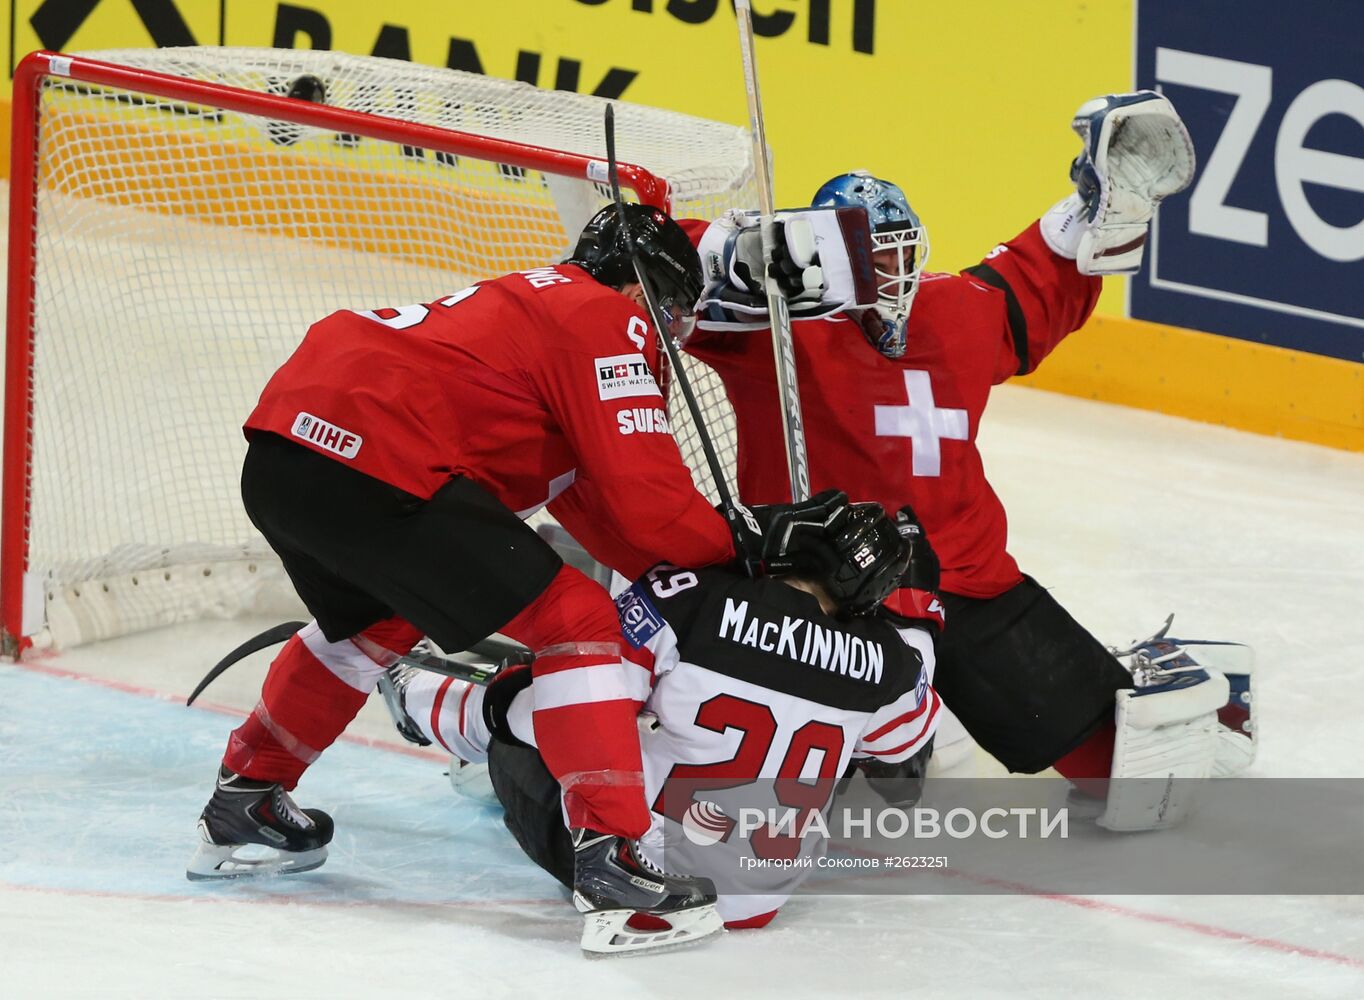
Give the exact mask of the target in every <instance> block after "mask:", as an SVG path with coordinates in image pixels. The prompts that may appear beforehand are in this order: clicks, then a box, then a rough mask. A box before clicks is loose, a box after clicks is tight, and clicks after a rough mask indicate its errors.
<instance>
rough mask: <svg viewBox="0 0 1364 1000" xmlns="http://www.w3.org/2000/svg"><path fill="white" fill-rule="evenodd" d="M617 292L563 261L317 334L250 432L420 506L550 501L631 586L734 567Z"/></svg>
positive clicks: (341, 320)
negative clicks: (669, 567)
mask: <svg viewBox="0 0 1364 1000" xmlns="http://www.w3.org/2000/svg"><path fill="white" fill-rule="evenodd" d="M659 350H660V349H659V344H658V340H657V338H656V336H655V335H654V332H653V330H652V329H651V328H650V326H649V324H648V323H647V322H646V321H645V319H644V315H643V313H641V312H640V310H639V309H638V308H636V306H635V305H634V303H633V302H631V301H630V300H629V299H628V298H626V297H625V296H623V295H620V294H618V293H616V292H614V291H612V290H610V289H608V288H606V287H604V286H603V285H600V284H598V283H597V282H596V281H594V280H593V279H592V278H591V277H589V276H588V275H587V274H586V272H584V271H582V270H581V269H580V268H578V267H575V266H573V265H567V264H565V265H560V266H558V267H543V268H537V269H535V270H531V271H525V272H522V273H518V274H510V275H507V276H505V277H502V278H498V279H496V280H493V281H486V282H483V283H481V284H478V285H475V286H473V287H471V288H467V289H465V290H464V291H462V292H458V293H456V294H454V295H451V296H449V297H448V298H444V299H440V300H438V301H435V302H430V303H425V304H421V305H410V306H402V307H399V308H395V309H379V310H373V311H370V310H367V311H364V312H351V311H342V312H337V313H333V314H332V315H330V316H328V317H327V318H325V319H323V320H321V321H320V322H318V323H316V324H314V325H313V326H312V327H311V328H310V329H309V330H308V333H307V336H306V337H305V338H304V340H303V343H302V344H301V345H300V346H299V348H298V350H297V351H295V352H294V354H293V356H292V357H290V358H289V360H288V361H287V362H285V364H284V366H283V367H282V368H280V369H279V371H277V372H276V373H275V375H274V377H273V378H272V379H271V380H270V382H269V384H268V385H267V386H266V387H265V391H264V392H263V393H262V395H261V399H260V402H259V404H258V405H257V406H256V409H255V411H254V412H253V413H252V414H251V416H250V417H249V418H248V419H247V421H246V432H247V434H248V435H249V434H250V433H251V432H252V431H257V430H259V431H272V432H274V433H275V434H278V435H280V436H282V437H284V438H287V439H289V440H291V441H296V442H300V443H302V444H304V445H307V446H308V447H309V448H312V449H313V450H315V451H318V452H319V453H321V454H324V455H327V456H328V457H330V458H333V459H336V460H338V461H341V462H344V463H345V464H347V465H349V466H351V467H352V468H354V469H356V470H358V471H360V472H363V473H365V474H366V475H369V476H373V477H374V478H376V479H381V480H383V481H384V482H387V483H391V484H393V485H394V486H397V487H399V488H401V489H403V490H406V491H407V492H409V493H412V494H415V495H416V496H418V497H422V498H430V497H431V496H432V495H433V494H434V493H435V492H436V491H437V490H439V489H440V487H441V486H442V485H443V484H444V483H445V482H447V481H448V480H449V479H451V478H452V477H454V476H466V477H468V478H469V479H471V480H474V481H475V482H477V483H479V484H480V485H482V486H483V487H485V488H486V489H488V490H489V491H490V492H491V493H492V494H493V495H494V496H495V497H496V498H497V499H498V500H499V501H500V502H501V503H502V504H504V505H505V506H506V507H508V508H510V509H511V510H513V511H516V512H517V513H518V514H520V515H521V516H522V517H527V516H529V515H530V514H532V513H534V512H535V511H537V510H539V509H540V508H541V507H543V506H545V505H546V504H548V505H549V508H550V511H551V512H552V513H553V514H554V515H555V516H556V517H557V518H558V519H559V520H560V521H561V522H562V523H563V525H564V526H565V527H566V528H567V529H568V530H569V531H570V532H571V533H572V534H573V535H574V536H575V537H576V538H577V539H578V540H579V542H581V543H582V544H583V545H584V546H585V547H586V548H587V549H588V551H590V552H591V553H592V554H593V556H595V557H596V558H597V559H599V560H600V561H602V562H604V563H606V564H607V565H608V566H611V567H613V568H615V569H617V570H619V571H620V572H622V573H624V574H626V575H627V576H631V577H633V576H635V575H638V574H639V573H641V572H643V571H644V570H645V569H647V568H648V567H649V566H651V565H653V564H654V563H656V562H658V561H660V560H661V559H664V558H667V559H672V560H674V561H677V562H682V563H685V564H688V565H697V566H704V565H709V564H712V563H716V562H722V561H725V560H727V559H729V558H730V557H731V556H732V555H733V544H732V542H731V541H730V534H729V529H728V528H727V527H726V525H725V523H724V520H723V519H722V518H721V517H720V515H719V514H717V513H716V512H715V511H714V510H713V509H712V508H711V507H710V505H709V504H708V503H707V502H706V500H705V498H704V497H702V496H701V495H700V494H699V493H697V492H696V490H695V488H694V487H693V486H692V480H691V475H690V473H689V472H688V471H687V468H686V466H685V465H684V464H683V462H682V457H681V455H680V453H679V452H678V449H677V445H676V443H675V442H674V440H673V438H672V435H671V434H670V433H669V432H668V422H667V419H666V416H665V414H664V399H663V397H662V395H661V394H660V392H659V387H658V384H657V383H656V381H655V378H654V372H656V371H658V364H659V360H658V358H659Z"/></svg>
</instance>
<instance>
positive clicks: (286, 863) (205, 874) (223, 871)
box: [185, 841, 327, 882]
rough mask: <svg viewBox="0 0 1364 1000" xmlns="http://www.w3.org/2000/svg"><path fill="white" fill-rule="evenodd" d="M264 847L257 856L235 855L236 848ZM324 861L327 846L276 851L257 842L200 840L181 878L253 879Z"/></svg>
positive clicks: (309, 867)
mask: <svg viewBox="0 0 1364 1000" xmlns="http://www.w3.org/2000/svg"><path fill="white" fill-rule="evenodd" d="M261 850H264V851H265V852H266V853H264V854H261V855H260V856H259V857H251V856H249V855H242V854H237V853H236V852H239V851H256V852H259V851H261ZM326 860H327V848H326V847H325V846H323V847H318V848H316V849H314V850H311V851H292V852H291V851H278V850H274V849H273V848H262V847H261V845H259V844H228V845H227V846H225V847H224V846H219V845H217V844H209V843H205V842H203V841H200V843H199V848H198V850H196V851H195V852H194V857H192V858H190V861H189V865H188V867H187V868H186V869H185V878H187V879H189V880H190V881H191V882H207V881H213V880H216V879H227V878H256V877H259V876H263V875H295V874H297V873H299V872H310V871H312V870H313V869H315V868H321V867H322V864H323V862H325V861H326Z"/></svg>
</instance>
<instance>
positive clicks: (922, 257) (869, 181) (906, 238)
mask: <svg viewBox="0 0 1364 1000" xmlns="http://www.w3.org/2000/svg"><path fill="white" fill-rule="evenodd" d="M811 205H812V206H813V207H814V208H849V207H853V208H865V209H866V210H867V221H868V222H870V223H871V233H872V235H871V242H872V254H873V258H874V260H875V262H876V298H877V304H876V313H875V315H870V314H869V315H868V316H867V317H866V318H864V321H863V324H862V327H863V330H864V331H865V332H866V334H867V338H868V339H869V340H870V341H871V342H872V346H873V347H875V348H876V349H877V350H878V351H880V352H881V353H882V354H884V355H885V356H886V357H888V358H898V357H901V356H902V355H903V354H904V353H905V328H906V327H907V325H908V323H909V310H910V306H912V305H913V304H914V296H915V294H916V293H917V292H918V290H919V275H920V274H921V273H922V271H923V269H924V264H926V263H927V262H928V234H927V233H926V232H925V231H924V227H923V223H922V222H920V221H919V216H918V215H916V214H915V212H914V210H913V209H912V208H910V207H909V201H908V200H907V199H906V198H905V193H904V192H903V191H901V190H900V189H899V188H898V187H897V186H896V185H894V184H892V183H890V182H889V181H883V180H879V179H877V178H875V177H873V176H872V175H871V174H869V173H867V172H866V171H865V170H855V171H853V172H852V173H850V174H840V175H839V176H837V177H835V178H833V179H832V180H830V181H827V182H826V183H825V184H824V186H823V187H821V188H820V189H819V190H818V191H816V192H815V197H814V201H812V202H811ZM877 320H879V322H877Z"/></svg>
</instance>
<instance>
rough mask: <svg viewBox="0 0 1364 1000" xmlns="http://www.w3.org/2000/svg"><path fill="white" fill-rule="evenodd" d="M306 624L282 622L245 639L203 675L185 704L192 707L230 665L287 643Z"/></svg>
mask: <svg viewBox="0 0 1364 1000" xmlns="http://www.w3.org/2000/svg"><path fill="white" fill-rule="evenodd" d="M306 624H308V623H307V622H284V623H283V624H282V625H276V626H274V627H273V628H268V629H266V630H265V631H264V632H262V633H261V634H260V635H257V636H253V637H252V638H250V639H247V640H246V641H245V642H244V643H242V644H241V645H240V646H238V647H237V648H236V649H234V650H233V651H232V652H230V653H228V654H227V655H226V656H224V657H223V658H222V659H221V660H219V661H218V662H217V663H216V664H215V665H214V667H213V669H212V670H210V671H209V672H208V673H206V674H204V679H203V680H201V681H200V682H199V686H198V687H196V688H195V689H194V690H193V691H192V692H190V696H189V697H188V698H186V699H185V704H186V705H193V704H194V699H195V698H197V697H199V695H201V694H203V692H204V688H206V687H208V686H209V685H210V684H212V683H213V682H214V681H215V680H217V679H218V678H219V677H220V676H222V674H223V672H224V671H225V670H227V668H228V667H230V666H232V664H234V663H236V662H237V661H238V660H243V659H245V658H246V657H248V656H250V655H251V654H252V653H257V652H260V651H261V650H262V649H269V648H270V647H271V646H275V645H278V644H279V643H281V642H287V641H288V640H289V637H290V636H292V635H293V634H294V633H295V632H297V631H298V630H299V629H301V628H302V627H303V626H304V625H306Z"/></svg>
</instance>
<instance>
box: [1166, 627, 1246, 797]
mask: <svg viewBox="0 0 1364 1000" xmlns="http://www.w3.org/2000/svg"><path fill="white" fill-rule="evenodd" d="M1169 641H1170V642H1172V643H1175V644H1176V645H1178V646H1180V647H1182V648H1183V649H1185V650H1187V651H1188V652H1189V653H1190V655H1192V656H1194V657H1195V658H1196V659H1197V660H1198V662H1199V663H1201V664H1202V665H1203V666H1205V667H1208V668H1210V669H1212V670H1216V671H1218V672H1219V673H1221V674H1223V675H1225V676H1226V678H1227V683H1228V685H1229V686H1230V688H1231V694H1230V697H1229V698H1228V700H1227V703H1226V704H1225V705H1223V706H1222V707H1221V708H1219V709H1218V710H1217V721H1218V723H1219V725H1218V727H1217V757H1216V759H1215V760H1214V762H1213V769H1212V776H1213V777H1214V778H1234V777H1236V775H1238V774H1241V773H1242V772H1244V771H1245V770H1246V769H1247V768H1248V767H1250V765H1251V764H1253V763H1255V751H1256V748H1257V745H1258V743H1259V739H1260V736H1259V729H1258V725H1259V720H1258V719H1257V718H1256V714H1255V697H1254V691H1253V684H1252V681H1253V678H1254V672H1255V651H1254V650H1253V649H1251V648H1250V647H1249V646H1247V645H1244V644H1243V643H1239V642H1218V641H1214V640H1210V639H1170V640H1169Z"/></svg>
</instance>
